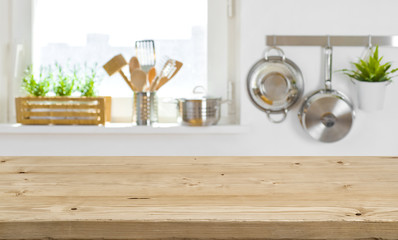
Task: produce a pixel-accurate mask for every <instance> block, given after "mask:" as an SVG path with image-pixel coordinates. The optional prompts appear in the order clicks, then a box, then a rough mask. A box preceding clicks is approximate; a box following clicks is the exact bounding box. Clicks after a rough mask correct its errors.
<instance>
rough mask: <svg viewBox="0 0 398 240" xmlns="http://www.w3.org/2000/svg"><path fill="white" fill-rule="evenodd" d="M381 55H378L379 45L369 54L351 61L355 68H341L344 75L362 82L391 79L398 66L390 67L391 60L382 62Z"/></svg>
mask: <svg viewBox="0 0 398 240" xmlns="http://www.w3.org/2000/svg"><path fill="white" fill-rule="evenodd" d="M382 59H383V57H379V46H376V49H375V51H374V52H372V54H370V56H369V57H368V58H367V59H365V60H363V59H360V60H359V61H358V62H356V63H352V64H353V65H354V67H355V70H349V69H343V70H342V71H343V72H344V74H345V75H347V76H349V77H350V78H354V79H356V80H358V81H363V82H385V81H391V79H392V78H393V77H395V76H393V75H392V74H393V73H395V72H396V71H398V68H395V69H391V62H387V63H384V64H382V63H381V61H382Z"/></svg>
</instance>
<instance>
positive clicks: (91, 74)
mask: <svg viewBox="0 0 398 240" xmlns="http://www.w3.org/2000/svg"><path fill="white" fill-rule="evenodd" d="M96 68H97V64H95V65H94V66H93V67H91V68H89V67H88V66H87V64H85V72H84V76H83V77H82V80H81V81H80V84H79V86H78V88H77V90H78V91H79V92H80V95H81V96H84V97H95V96H97V84H98V82H99V77H98V74H97V71H96Z"/></svg>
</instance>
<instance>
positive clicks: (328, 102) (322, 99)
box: [298, 47, 355, 142]
mask: <svg viewBox="0 0 398 240" xmlns="http://www.w3.org/2000/svg"><path fill="white" fill-rule="evenodd" d="M325 56H326V60H325V89H321V90H318V91H316V92H314V93H312V94H311V95H309V96H308V97H307V98H306V99H305V101H304V102H303V104H302V106H301V108H300V110H299V113H298V117H299V120H300V122H301V125H302V126H303V128H304V129H305V130H306V132H307V133H308V134H309V135H310V136H311V137H313V138H314V139H316V140H319V141H321V142H335V141H338V140H340V139H342V138H344V137H345V136H346V135H347V134H348V132H349V131H350V129H351V127H352V124H353V121H354V115H355V113H354V107H353V105H352V103H351V101H350V100H349V99H348V98H347V97H346V96H345V95H344V94H342V93H341V92H338V91H335V90H333V89H332V84H331V79H332V48H331V47H327V48H325Z"/></svg>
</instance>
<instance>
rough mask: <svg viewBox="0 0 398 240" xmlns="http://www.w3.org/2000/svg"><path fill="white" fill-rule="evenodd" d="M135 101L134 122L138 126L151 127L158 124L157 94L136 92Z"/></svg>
mask: <svg viewBox="0 0 398 240" xmlns="http://www.w3.org/2000/svg"><path fill="white" fill-rule="evenodd" d="M133 101H134V109H133V122H135V123H136V124H137V126H150V125H152V124H154V123H157V122H158V100H157V96H156V92H136V93H134V99H133Z"/></svg>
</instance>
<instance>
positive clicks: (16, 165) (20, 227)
mask: <svg viewBox="0 0 398 240" xmlns="http://www.w3.org/2000/svg"><path fill="white" fill-rule="evenodd" d="M0 239H398V157H0Z"/></svg>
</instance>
